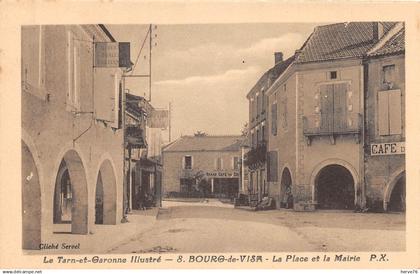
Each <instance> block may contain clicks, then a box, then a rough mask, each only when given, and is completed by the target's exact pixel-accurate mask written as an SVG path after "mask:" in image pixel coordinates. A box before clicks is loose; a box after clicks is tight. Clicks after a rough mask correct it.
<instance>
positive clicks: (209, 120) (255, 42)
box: [107, 24, 315, 139]
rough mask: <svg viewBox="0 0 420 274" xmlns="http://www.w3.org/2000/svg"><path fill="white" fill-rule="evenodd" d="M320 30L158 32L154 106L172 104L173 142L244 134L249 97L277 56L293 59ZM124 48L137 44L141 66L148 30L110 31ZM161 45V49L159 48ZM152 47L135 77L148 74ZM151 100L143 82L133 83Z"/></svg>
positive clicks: (199, 27) (265, 27) (161, 28)
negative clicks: (185, 137)
mask: <svg viewBox="0 0 420 274" xmlns="http://www.w3.org/2000/svg"><path fill="white" fill-rule="evenodd" d="M314 27H315V24H209V25H204V24H195V25H157V26H156V28H155V27H153V49H152V105H153V106H154V107H157V108H167V106H168V103H169V102H172V137H173V139H176V138H178V137H179V136H181V135H191V134H193V133H194V132H196V131H198V130H200V131H204V132H206V133H208V134H211V135H219V134H240V130H241V128H242V126H243V124H244V123H245V122H246V121H247V120H248V102H247V100H246V98H245V96H246V94H247V93H248V92H249V90H250V89H251V88H252V86H253V85H254V84H255V83H256V82H257V80H258V79H259V77H260V76H261V75H262V74H263V73H264V72H265V71H266V70H268V69H269V68H271V67H272V66H273V65H274V52H275V51H281V52H283V54H284V59H286V58H288V57H289V56H291V55H292V54H293V53H294V51H295V50H296V49H297V48H299V47H300V46H301V45H302V43H303V42H304V41H305V40H306V38H307V37H308V35H309V34H310V33H311V32H312V31H313V29H314ZM107 28H108V29H109V30H110V32H111V33H112V35H113V36H114V37H115V39H116V40H117V41H119V42H130V43H131V60H132V61H133V62H135V61H136V57H137V55H138V52H139V49H140V47H141V44H142V42H143V39H144V37H145V35H146V33H147V30H148V28H149V26H148V25H147V26H146V25H107ZM155 44H156V45H155ZM148 46H149V42H148V41H146V44H145V47H144V49H143V51H142V54H141V56H140V57H139V62H138V64H137V66H136V68H135V71H134V73H135V74H142V73H147V72H148V66H149V56H148V50H149V47H148ZM127 86H128V88H129V89H130V90H131V91H132V93H134V94H137V95H141V96H143V95H145V94H148V86H147V83H146V81H145V80H144V79H143V80H139V79H136V80H130V81H129V82H128V83H127Z"/></svg>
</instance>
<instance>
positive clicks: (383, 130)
mask: <svg viewBox="0 0 420 274" xmlns="http://www.w3.org/2000/svg"><path fill="white" fill-rule="evenodd" d="M378 130H379V135H388V134H389V112H388V93H387V92H386V91H380V92H378Z"/></svg>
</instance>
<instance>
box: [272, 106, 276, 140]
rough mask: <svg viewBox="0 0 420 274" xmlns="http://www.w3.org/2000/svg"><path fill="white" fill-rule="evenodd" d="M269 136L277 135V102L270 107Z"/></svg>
mask: <svg viewBox="0 0 420 274" xmlns="http://www.w3.org/2000/svg"><path fill="white" fill-rule="evenodd" d="M271 134H273V135H274V136H276V135H277V102H274V103H273V104H272V105H271Z"/></svg>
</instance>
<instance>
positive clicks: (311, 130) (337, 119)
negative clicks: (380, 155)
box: [303, 113, 363, 145]
mask: <svg viewBox="0 0 420 274" xmlns="http://www.w3.org/2000/svg"><path fill="white" fill-rule="evenodd" d="M362 128H363V120H362V115H361V114H360V113H348V114H347V115H337V114H335V115H322V114H318V115H310V116H304V117H303V135H304V136H305V137H306V141H307V144H308V145H311V141H312V137H314V136H329V137H330V140H331V144H335V138H336V136H338V135H353V136H354V138H355V141H356V143H357V144H358V143H359V142H360V133H361V132H362Z"/></svg>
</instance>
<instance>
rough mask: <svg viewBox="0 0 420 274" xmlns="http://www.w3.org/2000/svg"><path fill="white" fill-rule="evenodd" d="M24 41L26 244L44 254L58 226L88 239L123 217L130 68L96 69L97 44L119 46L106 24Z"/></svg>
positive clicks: (40, 29) (44, 32)
mask: <svg viewBox="0 0 420 274" xmlns="http://www.w3.org/2000/svg"><path fill="white" fill-rule="evenodd" d="M21 38H22V55H21V57H22V59H21V64H22V74H21V75H22V201H23V204H22V205H23V206H22V220H23V230H22V236H23V243H22V244H23V248H24V249H39V244H40V243H41V241H42V242H47V241H48V239H50V238H51V236H52V234H53V232H57V231H56V230H57V226H56V225H55V224H58V223H60V224H63V223H68V230H69V231H71V233H74V234H89V233H93V232H94V228H95V225H94V224H95V223H98V224H99V223H101V224H116V223H117V222H119V221H120V220H121V218H122V209H123V206H122V203H123V202H122V198H123V195H122V193H123V132H122V130H121V124H120V123H119V121H120V115H121V112H120V109H119V106H120V98H119V94H120V90H121V89H120V83H121V75H122V73H123V69H122V68H119V67H118V66H117V67H112V68H104V67H96V66H95V65H94V56H93V53H94V47H95V46H96V45H97V44H96V43H99V42H102V43H115V40H114V38H113V37H112V35H111V34H110V33H109V32H108V31H107V30H106V28H105V27H104V26H103V25H83V26H78V25H71V26H70V25H69V26H64V25H63V26H23V27H22V36H21ZM60 227H61V226H60ZM58 232H60V231H58ZM66 232H67V231H66Z"/></svg>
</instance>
